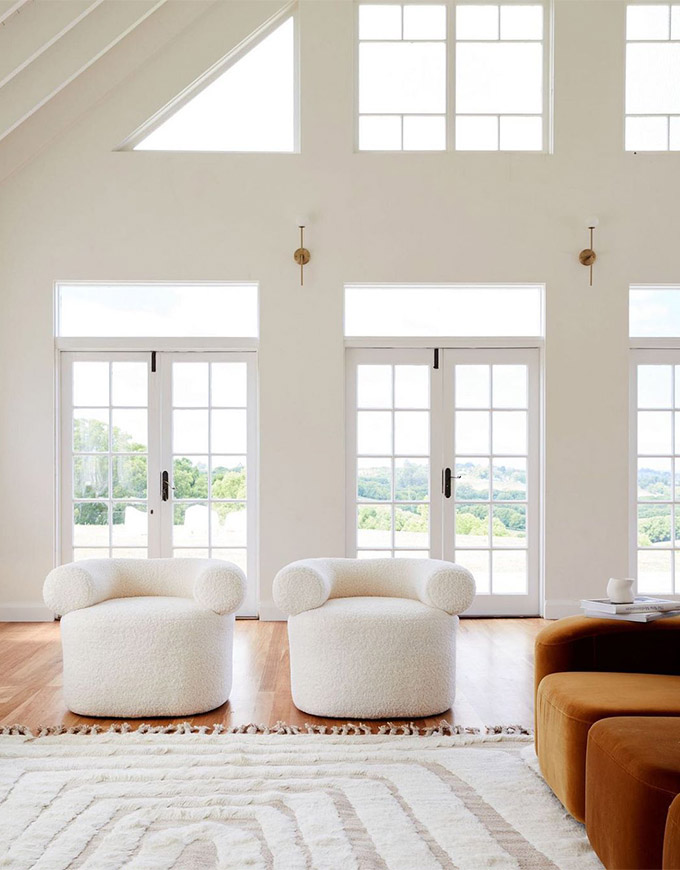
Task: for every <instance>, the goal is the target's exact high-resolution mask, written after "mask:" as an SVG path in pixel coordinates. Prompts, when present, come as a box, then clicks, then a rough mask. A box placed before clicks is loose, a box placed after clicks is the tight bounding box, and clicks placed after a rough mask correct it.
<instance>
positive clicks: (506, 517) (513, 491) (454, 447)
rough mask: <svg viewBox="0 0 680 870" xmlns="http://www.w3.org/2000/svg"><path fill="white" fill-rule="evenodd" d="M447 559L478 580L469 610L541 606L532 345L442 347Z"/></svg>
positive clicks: (525, 610) (521, 611)
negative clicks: (448, 482)
mask: <svg viewBox="0 0 680 870" xmlns="http://www.w3.org/2000/svg"><path fill="white" fill-rule="evenodd" d="M442 358H443V364H444V369H443V391H444V399H443V408H444V422H443V430H444V436H443V441H444V457H445V459H446V461H447V462H448V458H449V457H452V458H453V476H454V480H455V486H454V487H453V493H452V498H450V499H445V502H446V504H445V506H444V531H443V542H444V546H443V554H444V558H446V559H450V560H452V561H455V562H458V563H459V564H461V565H464V566H465V567H467V568H469V569H470V570H471V571H472V573H473V574H474V575H475V579H476V581H477V598H476V600H475V603H474V605H473V607H472V608H471V609H470V611H468V612H469V613H470V614H473V615H482V614H484V615H495V614H498V615H529V614H537V613H538V612H539V589H538V571H539V556H538V509H537V507H538V493H539V481H538V449H539V442H538V352H537V351H534V350H520V349H514V348H513V349H507V350H500V349H498V350H494V349H489V350H482V349H475V350H445V351H443V353H442Z"/></svg>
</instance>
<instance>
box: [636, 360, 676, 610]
mask: <svg viewBox="0 0 680 870" xmlns="http://www.w3.org/2000/svg"><path fill="white" fill-rule="evenodd" d="M631 399H632V401H631V412H632V419H631V426H630V434H631V460H632V461H631V494H632V496H633V497H632V500H631V501H632V503H631V518H630V519H631V530H630V531H631V534H630V541H631V554H630V555H631V576H633V577H637V591H638V593H640V594H641V595H661V596H664V595H677V594H678V593H679V592H680V351H679V350H678V349H677V348H666V349H649V350H635V351H633V354H632V360H631Z"/></svg>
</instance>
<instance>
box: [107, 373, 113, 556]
mask: <svg viewBox="0 0 680 870" xmlns="http://www.w3.org/2000/svg"><path fill="white" fill-rule="evenodd" d="M108 366H109V409H108V410H109V456H108V466H109V467H108V469H107V474H108V482H109V494H108V512H109V516H108V521H109V522H108V526H109V558H112V557H113V362H112V361H111V360H109V363H108Z"/></svg>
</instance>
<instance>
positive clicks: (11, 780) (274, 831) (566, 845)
mask: <svg viewBox="0 0 680 870" xmlns="http://www.w3.org/2000/svg"><path fill="white" fill-rule="evenodd" d="M530 746H531V743H530V740H528V739H527V738H526V737H521V736H516V737H508V736H505V735H486V736H479V735H459V736H451V737H442V736H431V737H412V736H390V735H373V736H351V737H348V736H341V735H280V734H275V735H272V734H264V735H263V734H192V733H186V734H183V733H176V734H152V733H133V734H96V735H68V734H64V735H56V736H48V737H40V738H32V737H30V736H21V735H13V736H0V856H1V857H0V867H3V868H12V870H23V868H37V870H62V868H71V867H77V868H87V870H117V868H121V867H125V868H132V870H167V868H186V870H189V868H212V867H215V868H228V870H246V868H248V870H250V868H252V870H317V868H319V870H374V868H375V870H442V868H446V870H477V868H480V870H481V868H493V870H555V868H558V870H572V868H573V870H596V868H601V866H602V865H601V864H600V862H599V861H598V860H597V858H596V857H595V855H594V853H593V852H592V850H591V848H590V846H589V845H588V841H587V838H586V836H585V833H584V830H583V827H582V826H581V825H579V824H578V823H577V822H575V821H574V820H573V819H571V818H570V817H569V816H568V815H567V814H566V812H565V811H564V809H563V808H562V807H561V805H560V804H559V802H558V801H557V800H556V799H555V798H554V796H553V795H552V793H551V792H550V790H549V789H548V787H547V786H546V785H545V783H544V782H543V781H542V779H540V777H539V776H537V775H536V773H535V772H534V771H533V770H532V769H531V767H530V766H529V765H527V764H526V763H525V761H524V760H523V758H522V752H523V751H525V752H526V751H527V747H530Z"/></svg>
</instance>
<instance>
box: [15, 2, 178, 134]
mask: <svg viewBox="0 0 680 870" xmlns="http://www.w3.org/2000/svg"><path fill="white" fill-rule="evenodd" d="M166 2H167V0H0V141H1V140H2V139H4V138H5V137H6V136H8V135H9V134H10V133H11V132H12V131H13V130H16V129H17V127H19V126H20V125H21V124H22V123H24V122H25V121H26V120H27V119H28V118H30V117H31V116H32V115H34V114H35V113H36V112H37V111H38V110H39V109H41V108H42V107H43V106H44V105H46V103H48V102H49V101H50V100H51V99H52V98H53V97H55V96H56V95H57V94H58V93H59V92H60V91H62V90H63V89H64V88H65V87H66V86H67V85H69V84H70V83H71V82H72V81H74V80H75V79H76V78H77V77H78V76H79V75H81V74H82V73H83V72H85V70H87V69H88V68H89V67H91V66H92V64H94V63H96V61H97V60H99V58H101V57H103V56H104V54H106V52H108V51H109V50H110V49H112V48H113V47H114V46H115V45H117V44H118V43H119V42H120V41H121V40H122V39H124V38H125V37H126V36H127V35H128V34H130V33H131V32H132V31H133V30H134V29H135V28H136V27H138V26H139V25H140V24H141V23H142V22H143V21H145V20H146V19H147V18H148V17H149V16H151V15H154V13H156V12H157V11H158V10H159V9H160V8H161V7H162V6H163V5H164V4H165V3H166Z"/></svg>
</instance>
